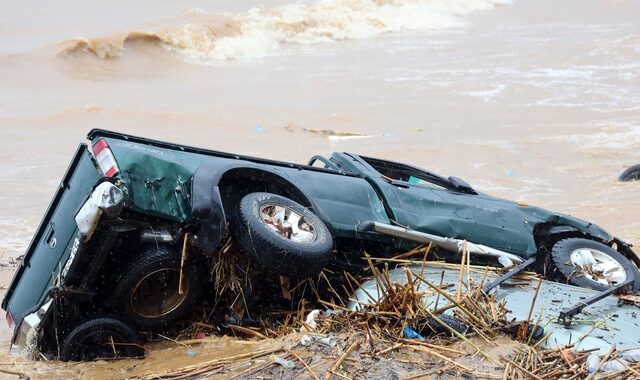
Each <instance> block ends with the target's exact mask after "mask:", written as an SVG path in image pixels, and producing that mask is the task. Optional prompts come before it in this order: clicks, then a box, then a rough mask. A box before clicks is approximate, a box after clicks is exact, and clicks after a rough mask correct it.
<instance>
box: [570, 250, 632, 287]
mask: <svg viewBox="0 0 640 380" xmlns="http://www.w3.org/2000/svg"><path fill="white" fill-rule="evenodd" d="M570 260H571V265H572V266H573V267H575V268H576V271H578V272H579V273H580V274H582V275H583V276H585V277H586V278H588V279H590V280H592V281H595V282H597V283H600V284H603V285H607V286H615V285H617V284H620V283H622V282H624V281H626V280H627V272H626V271H625V270H624V267H623V266H622V264H620V263H619V262H618V261H617V260H616V259H614V258H613V257H611V256H609V255H607V254H606V253H604V252H602V251H599V250H597V249H593V248H578V249H576V250H574V251H573V252H571V256H570Z"/></svg>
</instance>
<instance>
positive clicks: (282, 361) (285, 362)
mask: <svg viewBox="0 0 640 380" xmlns="http://www.w3.org/2000/svg"><path fill="white" fill-rule="evenodd" d="M273 362H274V363H276V364H280V365H281V366H283V367H284V368H294V367H295V366H296V364H295V363H294V362H292V361H291V360H287V359H283V358H281V357H279V356H277V355H276V356H274V357H273Z"/></svg>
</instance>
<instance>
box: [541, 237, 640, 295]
mask: <svg viewBox="0 0 640 380" xmlns="http://www.w3.org/2000/svg"><path fill="white" fill-rule="evenodd" d="M550 263H551V264H552V268H551V273H553V274H554V275H556V277H558V278H557V279H558V280H560V281H562V282H567V283H570V284H573V285H576V286H580V287H582V288H591V289H594V290H599V291H602V290H606V289H608V288H610V287H612V286H616V285H619V284H621V283H623V282H625V281H627V280H632V279H635V280H636V283H637V282H638V269H637V268H636V267H635V266H634V265H633V264H632V263H631V261H629V260H628V259H627V258H626V257H624V256H622V255H621V254H620V253H619V252H617V251H615V250H614V249H613V248H611V247H609V246H607V245H604V244H602V243H599V242H596V241H593V240H588V239H582V238H570V239H563V240H560V241H558V242H557V243H556V244H555V245H554V246H553V248H552V249H551V257H550Z"/></svg>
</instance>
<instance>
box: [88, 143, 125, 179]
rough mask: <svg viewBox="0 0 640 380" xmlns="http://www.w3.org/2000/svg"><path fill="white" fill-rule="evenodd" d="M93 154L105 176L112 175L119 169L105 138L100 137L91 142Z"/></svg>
mask: <svg viewBox="0 0 640 380" xmlns="http://www.w3.org/2000/svg"><path fill="white" fill-rule="evenodd" d="M93 156H94V157H95V158H96V161H98V166H99V167H100V170H102V173H103V174H104V175H105V177H113V176H114V175H116V174H117V173H118V172H119V171H120V169H119V168H118V163H117V162H116V158H115V157H114V156H113V153H112V152H111V149H110V148H109V144H107V141H106V140H104V139H100V140H98V141H96V142H95V143H94V144H93Z"/></svg>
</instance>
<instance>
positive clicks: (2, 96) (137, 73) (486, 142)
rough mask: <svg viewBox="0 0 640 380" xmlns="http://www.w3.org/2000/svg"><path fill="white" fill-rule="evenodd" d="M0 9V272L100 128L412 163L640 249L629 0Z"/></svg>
mask: <svg viewBox="0 0 640 380" xmlns="http://www.w3.org/2000/svg"><path fill="white" fill-rule="evenodd" d="M0 8H1V9H0V187H1V188H2V189H3V191H2V192H0V255H2V257H3V259H6V258H9V257H16V256H18V255H20V254H22V253H23V251H24V249H25V248H26V245H27V244H28V242H29V239H30V237H31V235H32V233H33V232H34V229H35V228H36V227H37V224H38V222H39V220H40V218H41V216H42V214H43V213H44V210H45V208H46V206H47V205H48V202H49V200H50V198H51V196H52V194H53V192H54V190H55V187H56V186H57V184H58V182H59V180H60V177H61V176H62V174H63V172H64V170H65V168H66V165H67V163H68V161H69V159H70V157H71V155H72V153H73V151H74V148H75V146H76V145H77V144H78V143H79V142H80V141H82V140H83V137H84V136H85V135H86V133H87V132H88V131H89V130H90V129H91V128H105V129H112V130H116V131H121V132H126V133H130V134H134V135H141V136H145V137H150V138H155V139H162V140H169V141H173V142H178V143H183V144H189V145H196V146H201V147H206V148H212V149H216V150H222V151H230V152H237V153H241V154H245V155H258V156H262V157H268V158H273V159H279V160H287V161H294V162H306V160H307V159H308V158H309V157H311V156H312V155H314V154H317V153H322V154H328V153H330V152H331V151H353V152H357V153H362V154H366V155H372V156H378V157H381V158H387V159H392V160H399V161H407V162H411V163H414V164H415V165H417V166H421V167H425V168H428V169H431V170H433V171H436V172H438V173H441V174H445V175H457V176H460V177H462V178H464V179H466V180H467V181H469V182H470V183H471V184H473V185H474V186H475V187H476V188H478V189H479V190H480V191H483V192H487V193H490V194H492V195H496V196H501V197H505V198H510V199H514V200H519V201H526V202H529V203H531V204H536V205H539V206H542V207H547V208H552V209H556V210H558V211H562V212H565V213H569V214H572V215H574V216H577V217H580V218H583V219H587V220H590V221H593V222H595V223H598V224H600V225H601V226H603V227H604V228H605V229H607V230H608V231H610V232H612V233H613V234H615V235H617V236H619V237H621V238H622V239H624V240H627V241H629V242H631V243H635V244H640V221H639V220H638V219H639V217H640V202H638V197H637V195H638V192H639V190H640V182H637V183H619V182H617V181H616V177H617V175H618V174H619V173H620V172H622V171H623V170H624V169H625V168H626V167H628V166H630V165H633V164H636V163H640V23H639V22H638V21H637V20H638V19H637V16H638V15H639V14H640V3H638V2H637V1H632V0H628V1H625V0H601V1H595V0H566V1H534V0H514V1H513V2H511V1H491V0H450V1H445V0H377V1H373V0H324V1H320V2H318V1H304V2H293V1H291V0H289V1H286V0H267V1H262V2H258V1H251V0H242V1H230V0H221V1H216V2H211V1H205V0H188V1H182V2H171V1H154V2H139V3H135V4H131V3H130V2H125V1H121V0H118V1H113V2H103V3H99V2H84V3H77V2H75V1H70V0H63V1H58V2H55V4H52V3H50V2H45V1H33V2H28V3H24V2H21V1H16V0H5V1H4V2H3V6H2V7H0ZM309 130H334V131H348V132H352V133H357V134H361V135H364V136H359V137H357V138H354V137H351V138H328V137H327V136H325V135H322V134H317V133H311V132H309ZM11 271H12V268H6V267H5V268H2V271H1V274H2V276H1V280H2V284H1V285H2V286H5V287H6V285H7V284H8V282H9V280H10V277H11ZM0 331H1V334H0V337H1V342H0V346H2V347H5V348H7V349H8V340H9V334H10V333H9V331H8V329H7V328H6V327H2V329H1V330H0ZM3 352H6V350H4V349H3ZM153 355H154V354H152V359H151V360H153ZM158 355H164V354H158ZM12 360H14V359H12V358H9V357H7V356H6V355H3V356H2V357H0V361H3V362H10V361H12ZM93 365H94V366H98V367H99V366H101V365H102V364H93ZM105 365H106V364H105ZM29 366H32V367H33V370H32V371H33V373H35V374H38V373H40V374H41V375H43V376H46V377H49V376H53V377H62V378H63V377H68V376H69V372H66V369H65V368H67V365H59V364H56V365H51V364H47V365H44V364H42V363H30V364H28V365H27V367H29ZM0 368H2V367H0Z"/></svg>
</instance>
